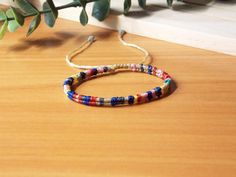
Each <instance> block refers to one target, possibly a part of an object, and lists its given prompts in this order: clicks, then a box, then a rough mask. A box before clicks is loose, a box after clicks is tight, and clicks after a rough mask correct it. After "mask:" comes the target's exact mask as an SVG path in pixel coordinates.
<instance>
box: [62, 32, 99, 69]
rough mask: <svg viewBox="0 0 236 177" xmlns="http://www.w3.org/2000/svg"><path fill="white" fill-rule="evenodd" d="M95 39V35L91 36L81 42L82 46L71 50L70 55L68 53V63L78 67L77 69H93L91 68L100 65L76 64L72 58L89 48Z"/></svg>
mask: <svg viewBox="0 0 236 177" xmlns="http://www.w3.org/2000/svg"><path fill="white" fill-rule="evenodd" d="M95 41H96V39H95V36H89V37H88V39H87V40H86V41H85V42H84V43H82V44H81V46H79V47H78V48H76V49H74V50H73V51H71V52H70V53H69V54H68V55H66V62H67V64H68V65H69V66H70V67H72V68H76V69H91V68H95V67H98V66H87V65H85V66H83V65H76V64H74V63H73V62H72V59H73V57H74V56H76V55H78V54H80V53H82V52H83V51H84V50H85V49H87V48H88V47H89V46H90V45H91V44H92V43H93V42H95Z"/></svg>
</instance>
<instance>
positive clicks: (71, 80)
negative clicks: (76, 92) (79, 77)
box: [64, 77, 74, 86]
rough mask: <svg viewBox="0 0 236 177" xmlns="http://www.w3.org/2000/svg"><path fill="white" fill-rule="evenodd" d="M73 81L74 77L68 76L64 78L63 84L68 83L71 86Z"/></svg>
mask: <svg viewBox="0 0 236 177" xmlns="http://www.w3.org/2000/svg"><path fill="white" fill-rule="evenodd" d="M73 81H74V78H73V77H69V78H67V79H66V80H65V82H64V85H70V86H71V85H72V84H73Z"/></svg>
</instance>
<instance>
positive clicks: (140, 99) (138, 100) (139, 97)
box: [137, 94, 142, 103]
mask: <svg viewBox="0 0 236 177" xmlns="http://www.w3.org/2000/svg"><path fill="white" fill-rule="evenodd" d="M137 102H138V103H141V102H142V96H141V95H140V94H137Z"/></svg>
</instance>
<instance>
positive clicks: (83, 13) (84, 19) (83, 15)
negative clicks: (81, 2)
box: [80, 8, 88, 26]
mask: <svg viewBox="0 0 236 177" xmlns="http://www.w3.org/2000/svg"><path fill="white" fill-rule="evenodd" d="M80 23H81V24H82V25H83V26H85V25H87V24H88V15H87V12H86V11H85V8H83V9H82V11H81V14H80Z"/></svg>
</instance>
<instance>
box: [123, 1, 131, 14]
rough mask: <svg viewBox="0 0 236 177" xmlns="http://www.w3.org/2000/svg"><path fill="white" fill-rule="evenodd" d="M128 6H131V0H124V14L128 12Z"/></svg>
mask: <svg viewBox="0 0 236 177" xmlns="http://www.w3.org/2000/svg"><path fill="white" fill-rule="evenodd" d="M130 7H131V0H125V1H124V14H127V13H128V12H129V9H130Z"/></svg>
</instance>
